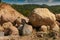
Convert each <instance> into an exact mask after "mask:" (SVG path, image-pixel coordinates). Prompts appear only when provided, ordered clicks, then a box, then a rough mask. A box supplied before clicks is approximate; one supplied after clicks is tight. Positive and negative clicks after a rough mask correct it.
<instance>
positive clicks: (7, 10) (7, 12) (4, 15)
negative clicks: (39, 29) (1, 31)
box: [0, 4, 29, 23]
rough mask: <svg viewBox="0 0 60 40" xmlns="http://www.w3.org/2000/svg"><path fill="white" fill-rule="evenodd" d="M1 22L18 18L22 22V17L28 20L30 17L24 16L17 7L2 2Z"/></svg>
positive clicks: (0, 7)
mask: <svg viewBox="0 0 60 40" xmlns="http://www.w3.org/2000/svg"><path fill="white" fill-rule="evenodd" d="M0 9H1V11H0V19H1V20H2V21H0V23H3V22H12V23H13V22H14V21H15V20H16V19H17V20H18V22H19V23H20V22H21V19H25V20H26V22H28V20H29V19H28V18H27V17H25V16H23V15H22V14H21V13H19V12H17V11H16V10H15V9H13V8H12V7H11V6H10V5H8V4H1V6H0Z"/></svg>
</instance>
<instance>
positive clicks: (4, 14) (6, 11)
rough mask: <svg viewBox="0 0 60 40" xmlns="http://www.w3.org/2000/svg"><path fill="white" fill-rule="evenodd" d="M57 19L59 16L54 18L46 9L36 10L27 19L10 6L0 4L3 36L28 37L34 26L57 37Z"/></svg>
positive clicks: (0, 27) (0, 26)
mask: <svg viewBox="0 0 60 40" xmlns="http://www.w3.org/2000/svg"><path fill="white" fill-rule="evenodd" d="M59 17H60V14H57V15H56V16H55V14H53V13H52V12H50V11H49V10H48V9H47V8H36V9H34V10H33V11H32V12H31V15H29V17H28V18H27V17H25V16H23V15H22V14H21V13H19V12H17V11H16V10H15V9H13V8H12V7H11V6H10V5H8V4H0V32H1V31H2V32H4V34H5V35H7V34H8V35H19V34H22V35H29V34H31V33H32V32H33V27H32V26H34V27H36V28H37V27H39V29H40V31H42V32H45V33H46V34H47V33H49V32H50V31H51V30H52V32H54V33H55V34H57V35H56V36H58V33H59V22H58V21H56V19H57V20H60V19H59ZM28 22H29V23H31V24H32V25H29V24H28ZM49 30H50V31H49ZM48 31H49V32H48Z"/></svg>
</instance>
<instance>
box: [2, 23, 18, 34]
mask: <svg viewBox="0 0 60 40" xmlns="http://www.w3.org/2000/svg"><path fill="white" fill-rule="evenodd" d="M2 26H3V28H5V29H10V30H11V35H18V34H19V32H18V29H17V28H16V27H15V26H13V25H12V23H11V22H6V23H4V24H3V25H2Z"/></svg>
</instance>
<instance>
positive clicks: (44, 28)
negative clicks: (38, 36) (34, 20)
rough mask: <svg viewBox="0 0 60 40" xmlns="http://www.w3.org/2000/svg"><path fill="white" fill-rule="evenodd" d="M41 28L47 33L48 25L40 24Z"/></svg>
mask: <svg viewBox="0 0 60 40" xmlns="http://www.w3.org/2000/svg"><path fill="white" fill-rule="evenodd" d="M41 30H42V31H43V32H45V33H47V32H48V27H47V26H45V25H42V26H41Z"/></svg>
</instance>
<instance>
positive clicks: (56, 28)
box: [51, 23, 59, 32]
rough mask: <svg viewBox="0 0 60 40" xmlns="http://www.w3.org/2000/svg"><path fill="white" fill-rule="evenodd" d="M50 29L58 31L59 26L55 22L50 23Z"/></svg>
mask: <svg viewBox="0 0 60 40" xmlns="http://www.w3.org/2000/svg"><path fill="white" fill-rule="evenodd" d="M51 29H52V30H53V31H55V32H59V26H58V25H57V24H56V23H55V24H53V25H51Z"/></svg>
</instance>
